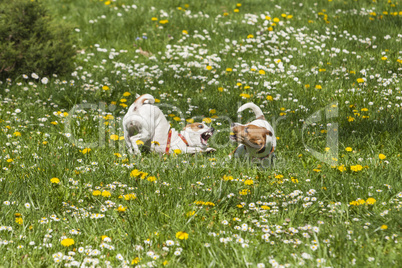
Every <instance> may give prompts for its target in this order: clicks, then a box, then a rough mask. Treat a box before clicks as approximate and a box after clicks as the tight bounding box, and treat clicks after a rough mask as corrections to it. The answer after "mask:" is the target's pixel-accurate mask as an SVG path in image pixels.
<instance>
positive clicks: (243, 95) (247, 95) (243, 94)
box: [240, 93, 250, 99]
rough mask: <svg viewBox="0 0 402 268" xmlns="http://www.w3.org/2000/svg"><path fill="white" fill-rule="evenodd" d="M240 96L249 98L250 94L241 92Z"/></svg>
mask: <svg viewBox="0 0 402 268" xmlns="http://www.w3.org/2000/svg"><path fill="white" fill-rule="evenodd" d="M240 97H243V98H246V99H249V98H250V95H249V94H247V93H242V94H240Z"/></svg>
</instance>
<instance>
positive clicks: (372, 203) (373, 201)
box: [366, 197, 377, 205]
mask: <svg viewBox="0 0 402 268" xmlns="http://www.w3.org/2000/svg"><path fill="white" fill-rule="evenodd" d="M375 202H377V200H375V199H374V198H372V197H369V198H368V199H367V200H366V204H368V205H374V203H375Z"/></svg>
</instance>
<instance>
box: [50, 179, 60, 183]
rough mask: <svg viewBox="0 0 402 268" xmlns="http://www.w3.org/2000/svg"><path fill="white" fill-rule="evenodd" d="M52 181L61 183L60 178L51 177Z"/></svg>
mask: <svg viewBox="0 0 402 268" xmlns="http://www.w3.org/2000/svg"><path fill="white" fill-rule="evenodd" d="M50 182H51V183H55V184H58V183H60V180H59V179H58V178H51V179H50Z"/></svg>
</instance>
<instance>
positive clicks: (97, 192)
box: [92, 190, 102, 196]
mask: <svg viewBox="0 0 402 268" xmlns="http://www.w3.org/2000/svg"><path fill="white" fill-rule="evenodd" d="M101 194H102V192H101V191H99V190H95V191H93V192H92V195H93V196H98V195H101Z"/></svg>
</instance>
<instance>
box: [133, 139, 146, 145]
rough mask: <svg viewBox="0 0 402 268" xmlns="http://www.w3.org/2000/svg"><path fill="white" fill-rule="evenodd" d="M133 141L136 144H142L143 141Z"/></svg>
mask: <svg viewBox="0 0 402 268" xmlns="http://www.w3.org/2000/svg"><path fill="white" fill-rule="evenodd" d="M135 143H136V144H137V145H144V142H143V141H141V140H137V141H136V142H135Z"/></svg>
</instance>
